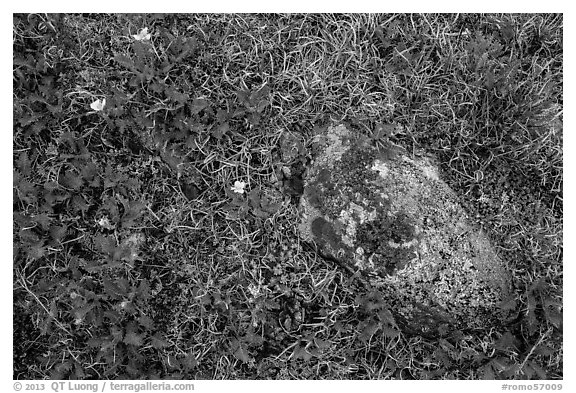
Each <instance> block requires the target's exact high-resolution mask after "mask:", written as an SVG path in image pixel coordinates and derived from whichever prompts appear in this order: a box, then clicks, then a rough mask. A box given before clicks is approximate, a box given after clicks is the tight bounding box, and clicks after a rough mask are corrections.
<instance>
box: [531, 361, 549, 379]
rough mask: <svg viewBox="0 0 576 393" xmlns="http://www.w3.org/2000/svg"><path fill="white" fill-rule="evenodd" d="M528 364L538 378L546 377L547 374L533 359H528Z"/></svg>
mask: <svg viewBox="0 0 576 393" xmlns="http://www.w3.org/2000/svg"><path fill="white" fill-rule="evenodd" d="M528 364H529V365H530V366H531V367H532V369H533V370H534V371H535V372H536V374H537V375H538V378H539V379H548V375H547V374H546V371H544V369H543V368H542V367H540V365H539V364H538V363H536V362H534V361H532V360H531V361H529V362H528Z"/></svg>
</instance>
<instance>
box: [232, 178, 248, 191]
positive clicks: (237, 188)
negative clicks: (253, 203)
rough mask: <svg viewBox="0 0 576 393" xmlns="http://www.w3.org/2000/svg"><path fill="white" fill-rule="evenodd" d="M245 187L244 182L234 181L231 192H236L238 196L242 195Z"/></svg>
mask: <svg viewBox="0 0 576 393" xmlns="http://www.w3.org/2000/svg"><path fill="white" fill-rule="evenodd" d="M245 187H246V183H245V182H243V181H238V180H236V181H235V182H234V187H232V191H234V192H237V193H238V194H244V188H245Z"/></svg>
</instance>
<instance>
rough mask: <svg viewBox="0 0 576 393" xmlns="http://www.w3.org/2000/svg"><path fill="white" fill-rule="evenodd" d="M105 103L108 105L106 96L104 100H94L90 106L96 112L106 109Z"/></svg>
mask: <svg viewBox="0 0 576 393" xmlns="http://www.w3.org/2000/svg"><path fill="white" fill-rule="evenodd" d="M105 105H106V98H104V99H103V100H96V101H94V102H93V103H91V104H90V108H92V109H93V110H95V111H96V112H99V111H101V110H103V109H104V106H105Z"/></svg>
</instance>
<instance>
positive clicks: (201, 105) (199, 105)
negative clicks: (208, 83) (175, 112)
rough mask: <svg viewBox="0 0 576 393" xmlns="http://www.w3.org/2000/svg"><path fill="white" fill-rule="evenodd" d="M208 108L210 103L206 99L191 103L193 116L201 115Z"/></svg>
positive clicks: (198, 99)
mask: <svg viewBox="0 0 576 393" xmlns="http://www.w3.org/2000/svg"><path fill="white" fill-rule="evenodd" d="M206 107H208V101H207V100H205V99H204V98H195V99H194V100H192V102H191V103H190V112H191V113H192V114H193V115H196V114H198V113H200V112H201V111H202V110H203V109H205V108H206Z"/></svg>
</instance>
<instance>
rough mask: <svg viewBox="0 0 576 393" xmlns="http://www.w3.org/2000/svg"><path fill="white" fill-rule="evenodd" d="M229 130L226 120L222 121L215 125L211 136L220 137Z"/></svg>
mask: <svg viewBox="0 0 576 393" xmlns="http://www.w3.org/2000/svg"><path fill="white" fill-rule="evenodd" d="M229 130H230V125H229V124H228V123H227V122H226V123H222V124H220V125H219V126H217V127H216V128H215V129H214V130H213V131H212V136H213V137H214V138H216V139H222V137H223V136H224V135H225V134H226V133H227V132H228V131H229Z"/></svg>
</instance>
